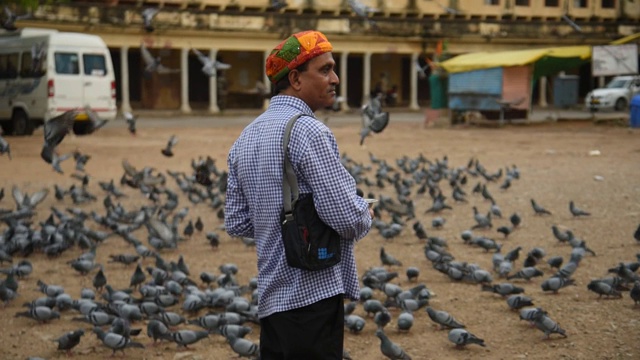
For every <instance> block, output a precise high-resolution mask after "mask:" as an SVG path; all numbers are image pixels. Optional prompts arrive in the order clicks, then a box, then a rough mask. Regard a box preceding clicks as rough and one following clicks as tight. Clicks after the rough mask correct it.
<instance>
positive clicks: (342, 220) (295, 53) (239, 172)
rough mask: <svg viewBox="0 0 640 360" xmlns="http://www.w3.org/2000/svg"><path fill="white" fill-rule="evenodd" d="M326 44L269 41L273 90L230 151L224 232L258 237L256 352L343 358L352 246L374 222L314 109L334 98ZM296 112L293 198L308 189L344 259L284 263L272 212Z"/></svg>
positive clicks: (277, 209)
mask: <svg viewBox="0 0 640 360" xmlns="http://www.w3.org/2000/svg"><path fill="white" fill-rule="evenodd" d="M332 50H333V47H332V45H331V43H330V42H329V41H328V39H327V37H326V36H325V35H324V34H322V33H321V32H318V31H303V32H299V33H296V34H293V35H291V36H290V37H288V38H287V39H285V40H284V41H282V42H281V43H280V44H279V45H278V46H276V47H275V48H274V49H273V50H272V52H271V54H270V55H269V56H268V57H267V62H266V74H267V76H268V78H269V80H270V81H271V82H272V84H273V86H274V90H273V94H274V96H273V97H272V98H271V101H270V104H269V107H268V108H267V109H266V110H265V112H264V113H262V114H261V115H260V116H258V117H257V118H256V119H255V120H254V121H253V122H252V123H251V124H249V125H248V126H247V127H246V128H245V129H244V130H243V131H242V133H241V134H240V136H239V137H238V139H237V140H236V141H235V142H234V144H233V145H232V147H231V150H230V151H229V156H228V159H227V164H228V169H229V176H228V179H227V193H226V203H225V228H226V231H227V232H228V233H229V234H230V235H232V236H244V237H252V238H254V239H255V240H256V250H257V254H258V316H259V318H260V326H261V330H260V356H261V359H263V360H268V359H278V360H288V359H341V358H342V350H343V340H344V301H343V299H344V298H345V297H347V298H350V299H352V300H357V299H358V297H359V283H358V273H357V269H356V262H355V256H354V246H355V242H356V241H357V240H359V239H361V238H362V237H364V236H365V235H366V234H367V233H368V231H369V229H370V228H371V218H372V210H371V209H370V208H369V205H368V204H367V202H366V201H365V200H364V199H363V198H362V197H360V196H358V195H357V194H356V183H355V180H354V179H353V177H352V176H351V175H350V174H349V172H347V170H346V169H345V168H344V166H343V165H342V164H341V162H340V153H339V150H338V146H337V143H336V139H335V137H334V135H333V133H332V132H331V130H330V129H329V128H328V127H327V126H325V125H324V124H323V123H322V122H321V121H319V120H317V119H316V118H315V116H314V112H315V111H317V110H320V109H323V108H325V107H327V106H331V104H333V102H334V101H335V97H336V87H337V85H338V84H339V79H338V76H337V75H336V73H335V61H334V59H333V55H332V53H331V51H332ZM298 114H302V116H301V117H300V118H298V120H297V121H296V122H295V124H294V126H293V129H292V132H291V137H290V141H289V145H288V156H289V158H290V161H291V164H292V167H293V169H294V171H295V174H296V177H297V179H298V186H299V191H300V197H301V198H303V197H304V196H313V200H314V203H315V208H316V210H317V212H318V215H319V216H320V218H321V219H322V220H323V221H324V222H325V223H326V224H327V225H328V226H330V227H331V228H333V229H334V230H335V231H336V232H337V233H338V234H339V235H340V238H341V240H340V242H341V261H340V262H339V263H338V264H336V265H334V266H332V267H329V268H327V269H324V270H318V271H306V270H301V269H298V268H293V267H290V266H289V265H288V264H287V260H286V256H285V250H284V243H283V239H282V233H281V224H280V221H279V220H280V213H281V211H282V208H283V200H282V182H283V168H284V165H283V162H284V154H283V148H282V146H283V145H282V144H283V138H284V132H285V125H286V124H287V122H288V121H289V120H290V119H291V118H293V117H294V116H295V115H298Z"/></svg>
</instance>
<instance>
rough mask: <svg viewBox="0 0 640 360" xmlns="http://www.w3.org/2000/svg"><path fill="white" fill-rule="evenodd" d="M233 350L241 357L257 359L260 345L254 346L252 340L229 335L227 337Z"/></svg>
mask: <svg viewBox="0 0 640 360" xmlns="http://www.w3.org/2000/svg"><path fill="white" fill-rule="evenodd" d="M227 341H228V342H229V345H231V349H232V350H233V352H235V353H236V354H238V355H240V356H241V357H256V356H258V354H259V353H260V348H259V347H258V345H256V344H254V343H253V342H251V341H250V340H247V339H243V338H239V337H236V336H234V335H229V336H228V337H227Z"/></svg>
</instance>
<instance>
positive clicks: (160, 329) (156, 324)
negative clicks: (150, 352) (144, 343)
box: [147, 319, 169, 344]
mask: <svg viewBox="0 0 640 360" xmlns="http://www.w3.org/2000/svg"><path fill="white" fill-rule="evenodd" d="M168 334H169V329H168V328H167V326H166V325H165V324H164V323H163V322H162V321H160V320H155V319H151V320H149V323H148V324H147V336H148V337H150V338H152V339H153V343H154V344H155V343H156V341H157V340H163V339H165V336H166V335H168Z"/></svg>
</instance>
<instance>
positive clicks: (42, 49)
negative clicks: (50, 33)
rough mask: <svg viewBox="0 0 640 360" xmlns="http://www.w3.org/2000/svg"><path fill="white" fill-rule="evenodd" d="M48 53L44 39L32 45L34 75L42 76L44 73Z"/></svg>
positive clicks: (32, 70) (32, 69)
mask: <svg viewBox="0 0 640 360" xmlns="http://www.w3.org/2000/svg"><path fill="white" fill-rule="evenodd" d="M46 55H47V47H46V43H45V42H44V41H43V42H40V43H35V44H33V45H32V46H31V74H33V75H34V76H42V75H43V74H44V70H43V69H42V65H43V60H44V59H45V57H46Z"/></svg>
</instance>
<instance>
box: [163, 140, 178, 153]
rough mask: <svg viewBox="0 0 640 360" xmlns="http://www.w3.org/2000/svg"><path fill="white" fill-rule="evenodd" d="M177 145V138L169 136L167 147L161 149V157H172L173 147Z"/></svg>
mask: <svg viewBox="0 0 640 360" xmlns="http://www.w3.org/2000/svg"><path fill="white" fill-rule="evenodd" d="M177 143H178V138H177V137H176V136H175V135H171V137H170V138H169V141H168V142H167V146H166V147H165V148H164V149H162V151H161V152H162V155H164V156H166V157H172V156H173V147H174V146H175V145H176V144H177Z"/></svg>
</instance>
